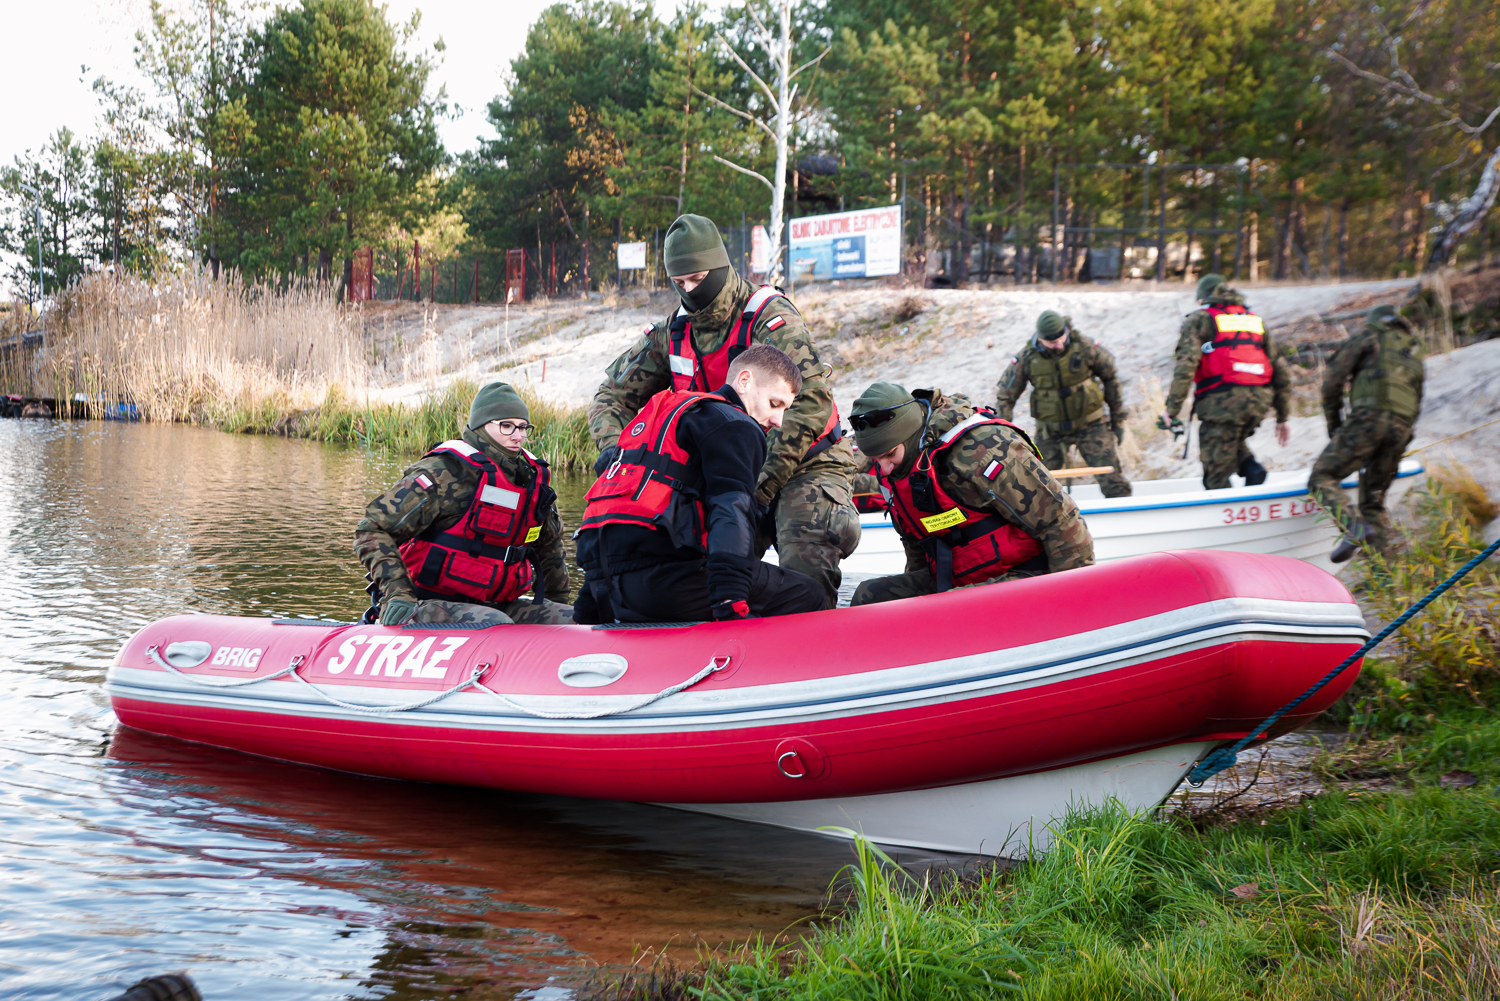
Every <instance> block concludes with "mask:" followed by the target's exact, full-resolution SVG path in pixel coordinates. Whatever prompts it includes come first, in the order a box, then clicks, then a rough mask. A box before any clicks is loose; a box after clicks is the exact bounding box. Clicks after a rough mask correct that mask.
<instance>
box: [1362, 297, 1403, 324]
mask: <svg viewBox="0 0 1500 1001" xmlns="http://www.w3.org/2000/svg"><path fill="white" fill-rule="evenodd" d="M1397 315H1399V314H1397V312H1396V307H1395V306H1392V305H1391V304H1390V303H1388V302H1383V303H1381V304H1380V305H1379V306H1371V307H1370V311H1369V312H1368V313H1366V314H1365V319H1366V320H1368V321H1369V322H1370V323H1385V322H1386V321H1388V320H1390V319H1391V318H1392V317H1395V316H1397Z"/></svg>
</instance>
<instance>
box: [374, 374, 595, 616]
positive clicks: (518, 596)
mask: <svg viewBox="0 0 1500 1001" xmlns="http://www.w3.org/2000/svg"><path fill="white" fill-rule="evenodd" d="M531 429H532V426H531V417H530V412H529V411H528V409H527V407H526V402H525V401H524V400H522V399H521V397H520V396H518V395H517V394H516V391H515V390H514V389H512V388H511V387H510V386H508V385H506V384H505V383H503V382H492V383H490V384H489V385H488V386H485V387H484V388H483V389H481V390H480V391H479V392H478V393H477V394H475V396H474V402H473V404H472V405H471V406H470V407H469V426H468V427H467V428H466V429H465V430H464V432H463V436H462V437H461V438H457V439H454V440H452V441H445V442H443V443H442V444H440V445H437V446H436V447H434V448H433V450H432V451H430V452H428V453H427V454H426V455H425V456H423V457H422V458H421V459H420V460H418V461H417V462H416V463H414V464H413V465H411V466H410V467H408V468H407V470H406V473H405V474H404V475H403V476H402V477H401V479H400V480H398V481H397V482H396V485H395V486H393V487H391V488H390V489H389V490H387V491H386V492H385V493H383V494H381V495H380V496H379V497H376V498H375V499H374V500H372V501H371V502H370V505H369V507H367V508H365V516H364V518H362V519H361V520H360V522H359V524H358V525H356V526H355V528H354V554H355V555H356V556H358V557H359V559H360V562H362V563H363V564H364V565H365V567H366V568H367V569H368V570H369V572H370V576H371V578H372V580H373V581H374V582H375V584H376V585H377V586H378V588H379V590H378V591H377V600H379V601H380V622H381V624H382V625H387V626H395V625H400V624H401V623H403V622H465V623H469V624H471V625H493V624H496V623H502V622H546V623H561V622H571V621H572V620H573V608H572V606H571V605H569V604H567V601H568V589H569V584H568V570H567V566H566V564H565V563H564V562H563V542H562V520H561V519H560V518H559V517H558V514H557V505H556V504H555V503H554V501H555V500H556V497H557V495H556V493H555V492H554V491H553V489H552V486H551V476H550V474H549V472H548V469H547V464H546V463H545V462H544V461H542V460H541V459H539V458H537V457H536V456H534V455H532V454H531V453H530V452H528V451H526V449H525V448H523V447H522V443H523V442H525V440H526V438H527V436H528V435H529V434H530V433H531ZM533 588H534V589H535V590H536V592H537V593H536V597H535V599H534V600H527V599H525V596H526V594H527V592H528V591H531V590H533ZM544 589H545V592H546V595H547V598H546V599H543V597H542V591H543V590H544Z"/></svg>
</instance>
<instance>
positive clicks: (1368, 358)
mask: <svg viewBox="0 0 1500 1001" xmlns="http://www.w3.org/2000/svg"><path fill="white" fill-rule="evenodd" d="M1384 331H1385V325H1384V324H1380V323H1366V324H1365V325H1364V327H1363V328H1362V329H1361V330H1360V332H1359V333H1357V334H1355V335H1354V336H1353V337H1351V338H1349V339H1348V340H1347V341H1345V342H1344V343H1343V344H1341V345H1339V349H1338V350H1337V351H1335V352H1334V353H1333V357H1332V358H1329V359H1328V366H1327V368H1325V369H1324V370H1323V417H1324V419H1326V420H1327V421H1328V426H1329V427H1330V428H1336V427H1338V425H1339V423H1340V420H1341V414H1342V411H1343V406H1344V387H1345V386H1346V385H1348V384H1349V383H1350V382H1351V381H1353V380H1355V379H1356V377H1358V376H1360V375H1361V374H1365V375H1367V376H1374V377H1377V378H1378V377H1380V376H1385V375H1387V370H1388V369H1389V370H1390V374H1391V375H1397V374H1399V364H1398V365H1387V364H1385V363H1383V362H1382V359H1381V349H1382V346H1381V334H1382V333H1383V332H1384ZM1421 357H1422V353H1421V352H1420V350H1419V351H1418V352H1417V353H1416V358H1417V360H1416V361H1415V362H1414V363H1412V364H1414V365H1415V366H1416V369H1417V377H1416V380H1415V387H1414V388H1413V389H1412V390H1411V391H1412V392H1413V393H1414V394H1415V397H1416V399H1417V401H1418V404H1417V405H1418V406H1419V405H1420V401H1421V398H1422V378H1421V371H1422V363H1421ZM1399 361H1400V359H1397V362H1398V363H1399ZM1351 390H1353V391H1351V392H1350V394H1349V395H1350V401H1349V406H1350V408H1351V409H1353V408H1355V407H1357V406H1359V404H1357V403H1355V400H1356V399H1357V398H1358V392H1357V386H1355V387H1351ZM1414 409H1415V408H1414ZM1401 418H1402V419H1403V420H1407V421H1410V420H1412V419H1413V418H1411V417H1407V416H1406V415H1405V414H1402V415H1401Z"/></svg>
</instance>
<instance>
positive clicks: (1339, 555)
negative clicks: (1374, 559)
mask: <svg viewBox="0 0 1500 1001" xmlns="http://www.w3.org/2000/svg"><path fill="white" fill-rule="evenodd" d="M1369 537H1370V526H1369V525H1366V524H1365V523H1364V522H1362V521H1356V522H1355V523H1354V524H1353V525H1351V526H1350V528H1349V531H1347V532H1345V533H1344V537H1343V538H1342V539H1340V540H1339V544H1338V545H1336V546H1334V547H1333V552H1332V553H1330V554H1329V555H1328V558H1329V559H1330V560H1332V561H1333V562H1334V563H1348V562H1349V560H1350V559H1352V558H1353V557H1354V554H1355V553H1357V552H1359V547H1360V546H1361V545H1363V544H1364V541H1365V540H1366V539H1368V538H1369Z"/></svg>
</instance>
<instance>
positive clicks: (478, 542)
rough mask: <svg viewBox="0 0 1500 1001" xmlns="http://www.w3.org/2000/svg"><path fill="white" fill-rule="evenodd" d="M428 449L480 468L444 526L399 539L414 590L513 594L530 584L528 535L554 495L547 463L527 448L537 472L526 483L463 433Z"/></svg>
mask: <svg viewBox="0 0 1500 1001" xmlns="http://www.w3.org/2000/svg"><path fill="white" fill-rule="evenodd" d="M427 454H428V455H453V456H457V457H458V458H459V459H460V460H461V461H463V462H465V463H467V464H468V465H470V466H473V467H474V468H475V469H477V470H479V471H480V473H481V474H482V475H481V477H480V480H479V487H478V489H476V490H475V491H474V499H473V500H472V501H470V502H469V509H468V510H467V511H465V512H464V514H463V516H462V517H461V518H459V519H458V523H457V524H455V525H454V526H453V527H452V528H449V529H447V530H445V531H438V530H437V529H436V528H431V529H428V530H427V531H425V532H423V533H422V534H421V535H419V536H417V537H416V538H414V539H409V540H407V541H406V542H403V543H402V544H401V562H402V563H404V564H406V575H407V576H408V577H410V578H411V582H412V583H413V584H415V585H416V586H417V588H418V589H419V591H429V592H432V593H434V594H438V595H452V596H454V597H458V598H467V599H469V600H471V601H483V602H490V603H495V602H501V601H514V600H515V599H516V598H519V597H520V596H521V595H523V594H525V593H526V591H527V590H528V589H529V588H530V587H531V584H532V580H533V578H534V576H535V575H534V573H533V570H532V565H531V562H530V560H531V557H532V549H531V543H533V542H535V541H536V540H537V539H538V538H539V537H540V536H541V534H542V522H543V521H544V520H546V517H547V509H548V508H549V507H551V504H552V500H553V497H554V496H555V495H554V494H553V492H552V488H551V485H550V484H551V479H552V474H551V472H550V471H549V470H548V469H547V464H546V463H545V462H543V461H542V460H541V459H538V458H537V457H536V456H534V455H532V454H531V453H530V452H528V451H526V450H525V449H522V450H521V454H522V455H523V456H524V457H525V459H526V461H527V462H528V463H530V464H531V468H532V470H533V471H534V472H535V475H534V476H533V477H532V481H531V486H529V487H523V486H521V485H520V484H517V483H513V482H511V480H510V478H509V477H508V476H506V475H505V472H504V470H502V469H501V468H500V467H499V466H498V465H496V464H495V463H494V462H493V461H491V460H490V457H489V456H487V455H485V454H484V453H483V452H481V451H480V450H479V449H477V448H475V447H474V446H473V445H470V444H469V443H468V442H466V441H463V440H461V439H455V440H453V441H445V442H443V443H442V444H441V445H438V446H436V447H435V448H433V449H432V451H430V452H428V453H427Z"/></svg>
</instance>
